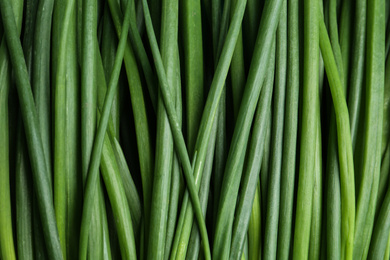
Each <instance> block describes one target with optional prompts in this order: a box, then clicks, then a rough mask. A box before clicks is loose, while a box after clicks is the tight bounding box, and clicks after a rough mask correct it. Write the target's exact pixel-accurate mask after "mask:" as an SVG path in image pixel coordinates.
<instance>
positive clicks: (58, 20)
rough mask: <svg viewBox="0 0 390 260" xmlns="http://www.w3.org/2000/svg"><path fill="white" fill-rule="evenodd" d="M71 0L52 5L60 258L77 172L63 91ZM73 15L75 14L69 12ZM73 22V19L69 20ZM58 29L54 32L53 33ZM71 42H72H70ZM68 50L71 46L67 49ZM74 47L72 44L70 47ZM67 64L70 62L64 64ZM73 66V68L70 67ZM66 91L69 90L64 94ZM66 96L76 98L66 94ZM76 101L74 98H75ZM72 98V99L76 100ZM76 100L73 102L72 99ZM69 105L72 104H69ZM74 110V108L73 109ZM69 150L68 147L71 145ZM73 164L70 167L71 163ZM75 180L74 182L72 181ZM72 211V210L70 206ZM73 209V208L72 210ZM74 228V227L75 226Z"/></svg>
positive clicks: (69, 82)
mask: <svg viewBox="0 0 390 260" xmlns="http://www.w3.org/2000/svg"><path fill="white" fill-rule="evenodd" d="M74 5H75V2H74V1H68V2H66V3H65V2H61V1H57V2H56V4H55V7H54V22H53V28H54V29H55V30H54V34H53V38H54V39H55V40H54V48H53V52H55V51H58V53H54V54H53V57H54V60H55V62H54V66H53V68H54V73H53V74H54V75H55V84H54V206H55V212H56V219H57V227H58V233H59V236H60V241H61V246H62V252H63V255H64V259H66V258H67V245H68V242H70V241H67V236H68V232H67V231H68V230H67V228H68V223H69V222H68V207H69V206H70V207H71V206H73V205H72V204H68V201H67V198H68V197H70V196H71V193H72V192H73V191H74V189H73V187H74V186H73V183H69V179H71V176H70V175H71V174H72V173H75V172H77V165H76V164H75V163H74V162H72V161H71V156H72V155H73V154H74V153H75V151H77V149H74V147H70V144H73V146H76V144H77V141H76V140H72V139H70V138H69V132H68V130H69V129H71V128H72V125H73V124H74V123H76V122H77V119H76V120H74V119H73V118H75V115H74V114H73V115H69V114H68V113H69V112H72V111H69V108H70V109H71V107H67V101H68V102H69V100H67V93H69V92H72V90H71V88H72V87H73V88H76V86H77V76H76V75H77V74H76V73H77V72H76V73H75V71H74V68H76V66H77V64H76V63H75V59H73V64H72V63H68V62H67V59H68V58H70V57H73V58H74V57H75V56H74V55H75V53H71V52H68V51H67V50H69V49H68V48H69V47H68V46H71V44H72V42H70V44H68V39H69V38H70V36H71V35H70V28H69V27H70V24H71V19H72V14H74V10H75V9H74ZM73 17H75V16H74V15H73ZM73 24H74V25H75V23H73ZM57 31H58V34H57V33H56V32H57ZM73 46H75V43H73ZM70 51H71V50H70ZM73 51H75V48H74V49H73ZM72 54H73V55H72ZM68 65H70V66H68ZM72 69H73V71H72ZM68 95H69V94H68ZM70 98H73V99H75V100H76V98H75V97H74V96H72V95H70ZM76 102H77V101H76ZM76 102H75V103H76ZM76 104H77V103H76ZM72 105H73V104H72ZM73 112H74V111H73ZM72 148H73V150H70V151H69V149H72ZM72 166H73V167H72ZM76 183H77V182H76ZM70 211H72V210H70ZM72 213H73V212H72ZM76 232H77V230H76Z"/></svg>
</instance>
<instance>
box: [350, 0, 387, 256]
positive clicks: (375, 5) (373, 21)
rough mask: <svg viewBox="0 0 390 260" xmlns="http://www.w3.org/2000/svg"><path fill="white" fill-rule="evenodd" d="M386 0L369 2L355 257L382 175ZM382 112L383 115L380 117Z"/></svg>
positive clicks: (370, 224) (366, 232)
mask: <svg viewBox="0 0 390 260" xmlns="http://www.w3.org/2000/svg"><path fill="white" fill-rule="evenodd" d="M384 56H385V1H381V0H378V1H370V2H367V48H366V107H365V109H366V112H365V115H366V118H365V122H366V124H365V134H364V141H363V158H362V161H363V165H362V173H361V174H362V175H361V183H360V187H359V193H358V201H357V215H356V232H355V244H354V252H353V256H354V258H361V257H363V256H364V254H365V253H364V249H365V247H366V245H367V243H368V242H369V241H367V239H366V238H367V237H370V234H371V232H372V228H373V224H374V223H373V221H374V216H373V215H374V214H373V213H372V212H375V204H376V196H377V191H378V183H379V178H380V161H381V144H382V141H381V138H382V112H383V105H382V104H383V93H384V80H385V74H384V72H385V68H384V65H385V60H384V59H385V57H384ZM378 115H379V117H378Z"/></svg>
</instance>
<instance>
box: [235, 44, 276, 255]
mask: <svg viewBox="0 0 390 260" xmlns="http://www.w3.org/2000/svg"><path fill="white" fill-rule="evenodd" d="M275 51H276V44H275V38H274V40H273V43H272V47H271V57H270V64H269V66H268V68H267V71H266V78H265V79H264V83H263V84H264V85H263V88H262V90H261V94H260V98H259V102H258V103H257V107H256V114H255V119H254V122H253V126H252V136H251V141H250V144H249V147H248V148H247V151H246V156H247V158H246V162H245V163H246V165H245V169H244V172H243V177H242V181H241V191H240V194H239V201H238V205H237V210H236V214H235V218H234V222H233V235H232V245H231V249H230V259H238V258H239V257H240V256H241V255H242V254H243V252H244V251H245V243H246V242H245V240H248V239H247V233H248V232H247V230H248V226H249V225H250V224H251V222H252V221H253V222H252V225H254V226H255V227H257V226H260V223H261V222H262V219H261V216H260V215H258V216H257V217H258V218H257V219H252V218H251V217H253V214H254V212H253V210H258V211H260V208H258V209H256V208H255V207H260V205H261V203H260V197H259V196H257V200H258V201H257V203H258V205H257V204H255V203H256V201H254V200H255V199H256V195H255V194H256V193H257V192H260V190H258V188H256V187H260V185H259V172H260V166H261V164H260V163H259V162H261V161H262V159H263V158H264V152H265V149H264V146H265V144H266V141H265V135H266V134H267V130H268V124H270V121H269V120H268V119H269V117H270V116H271V103H272V102H271V101H272V92H273V88H274V75H275V73H274V72H275V56H276V55H275ZM256 213H259V212H256ZM258 228H260V227H258ZM255 232H259V233H255ZM259 237H261V230H257V229H255V230H251V231H249V239H250V241H249V242H250V243H257V244H256V245H254V246H255V247H252V246H253V244H251V245H252V246H251V248H249V252H250V253H251V255H253V254H255V255H256V250H257V249H259V247H261V245H260V244H258V243H259V241H257V242H255V241H253V239H254V240H258V239H259ZM257 254H258V256H260V252H257ZM246 256H248V255H246Z"/></svg>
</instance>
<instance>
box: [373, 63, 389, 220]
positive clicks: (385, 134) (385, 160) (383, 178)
mask: <svg viewBox="0 0 390 260" xmlns="http://www.w3.org/2000/svg"><path fill="white" fill-rule="evenodd" d="M389 126H390V59H387V60H386V68H385V93H384V98H383V126H382V145H381V146H382V154H381V174H380V181H379V188H378V200H377V203H376V214H375V215H376V216H377V215H378V213H379V209H380V207H381V205H382V201H383V199H384V197H385V194H386V190H387V186H388V183H389V181H388V180H389V175H390V174H389V173H390V142H389V141H390V127H389Z"/></svg>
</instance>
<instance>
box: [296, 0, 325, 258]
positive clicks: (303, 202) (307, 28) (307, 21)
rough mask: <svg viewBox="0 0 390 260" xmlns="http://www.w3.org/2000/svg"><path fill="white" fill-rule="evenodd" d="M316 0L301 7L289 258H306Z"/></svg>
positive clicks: (313, 134) (314, 103)
mask: <svg viewBox="0 0 390 260" xmlns="http://www.w3.org/2000/svg"><path fill="white" fill-rule="evenodd" d="M318 4H319V3H318V1H310V0H305V1H304V3H303V7H304V11H303V14H304V28H303V30H304V31H303V35H304V42H303V47H304V52H303V67H304V70H303V95H302V100H303V101H302V132H301V147H300V164H299V178H298V195H297V204H296V209H297V210H296V218H295V219H296V221H295V231H294V246H293V259H302V260H304V259H308V252H309V239H310V226H311V215H312V214H311V213H312V202H313V200H312V194H313V184H314V174H313V172H314V166H315V151H316V132H317V120H319V118H318V111H317V110H318V107H319V106H317V103H318V102H319V101H318V98H317V97H318V91H319V87H318V86H319V85H318V84H319V43H318V42H319V28H318V27H319V24H318V13H319V5H318Z"/></svg>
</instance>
